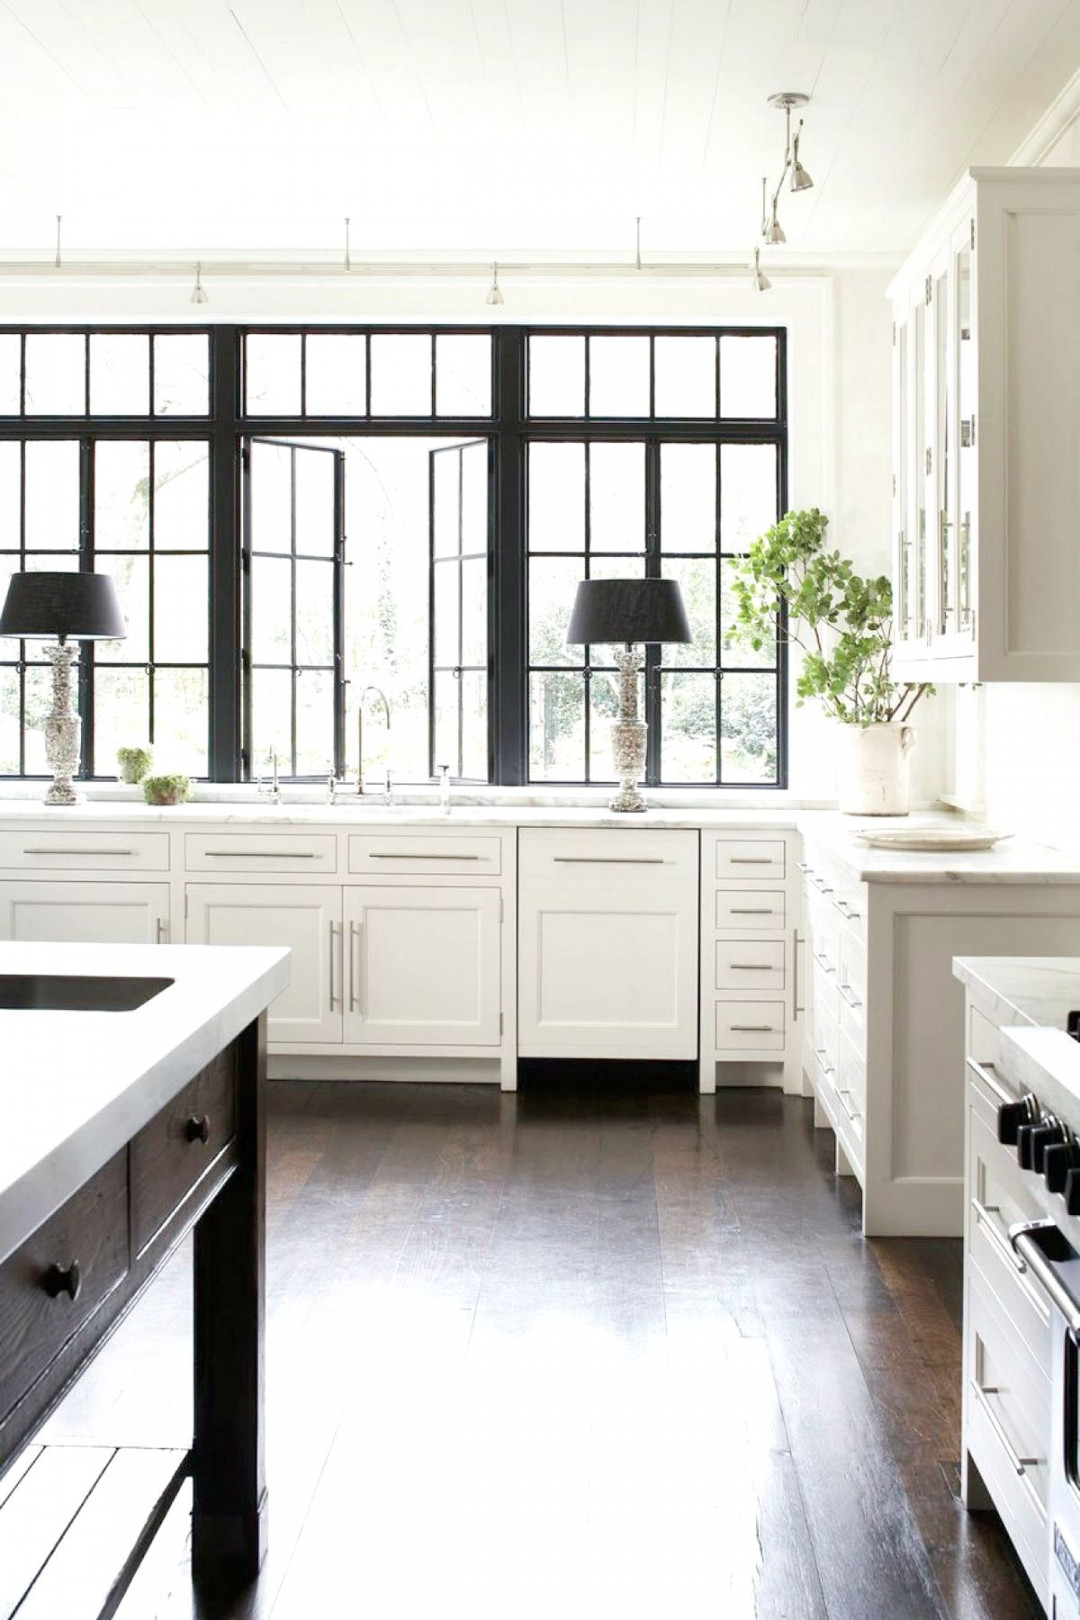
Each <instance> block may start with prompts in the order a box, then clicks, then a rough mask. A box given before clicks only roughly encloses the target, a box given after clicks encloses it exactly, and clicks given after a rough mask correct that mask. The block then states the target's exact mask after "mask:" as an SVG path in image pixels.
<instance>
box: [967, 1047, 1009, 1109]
mask: <svg viewBox="0 0 1080 1620" xmlns="http://www.w3.org/2000/svg"><path fill="white" fill-rule="evenodd" d="M967 1066H968V1068H969V1069H970V1070H971V1072H972V1074H974V1075H977V1076H978V1078H979V1079H980V1080H981V1081H982V1083H983V1085H984V1086H985V1087H986V1089H987V1091H989V1092H992V1093H993V1095H994V1096H995V1097H996V1098H997V1100H998V1102H999V1103H1014V1102H1016V1100H1017V1099H1016V1098H1015V1097H1014V1096H1013V1094H1012V1092H1011V1091H1006V1090H1005V1087H1004V1086H1003V1085H1002V1084H1001V1081H1000V1080H998V1079H997V1078H996V1076H995V1074H994V1065H993V1064H992V1063H977V1062H976V1060H975V1059H974V1058H971V1057H969V1058H968V1060H967Z"/></svg>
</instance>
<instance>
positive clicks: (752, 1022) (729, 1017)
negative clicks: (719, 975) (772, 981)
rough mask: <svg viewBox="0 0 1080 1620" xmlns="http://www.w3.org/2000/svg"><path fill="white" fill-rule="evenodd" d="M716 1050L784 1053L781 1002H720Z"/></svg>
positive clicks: (718, 1005) (717, 1014)
mask: <svg viewBox="0 0 1080 1620" xmlns="http://www.w3.org/2000/svg"><path fill="white" fill-rule="evenodd" d="M716 1049H717V1051H721V1052H782V1051H783V1049H784V1003H783V1002H782V1001H718V1002H717V1003H716Z"/></svg>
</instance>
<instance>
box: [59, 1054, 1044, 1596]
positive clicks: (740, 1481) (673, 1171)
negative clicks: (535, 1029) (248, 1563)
mask: <svg viewBox="0 0 1080 1620" xmlns="http://www.w3.org/2000/svg"><path fill="white" fill-rule="evenodd" d="M625 1078H626V1077H625V1076H624V1075H623V1072H622V1071H621V1070H613V1069H608V1070H606V1071H605V1070H603V1069H602V1068H599V1069H597V1070H595V1071H594V1072H593V1073H592V1074H591V1076H586V1077H585V1078H584V1079H582V1077H581V1076H580V1075H576V1074H575V1075H573V1076H571V1075H566V1076H564V1077H563V1080H562V1081H561V1082H560V1079H559V1075H558V1073H557V1071H555V1072H554V1073H551V1072H549V1073H548V1075H547V1077H546V1079H544V1080H543V1083H540V1081H537V1082H536V1083H533V1082H532V1081H531V1080H530V1083H529V1084H528V1086H527V1088H526V1090H525V1091H524V1092H523V1093H521V1094H519V1095H517V1096H512V1095H500V1094H499V1093H498V1092H496V1091H495V1090H494V1089H493V1088H490V1087H480V1086H461V1087H458V1086H455V1087H434V1086H428V1087H425V1086H404V1085H380V1084H374V1083H372V1084H363V1085H349V1084H334V1083H325V1084H300V1083H292V1082H275V1084H274V1086H273V1087H272V1088H271V1118H270V1141H269V1202H270V1223H269V1239H268V1267H269V1279H268V1280H269V1301H270V1303H269V1313H268V1320H269V1335H268V1357H267V1360H268V1370H267V1376H268V1402H269V1411H268V1422H267V1433H268V1448H269V1461H268V1474H269V1483H270V1502H271V1511H270V1521H271V1551H270V1558H269V1561H268V1564H267V1567H266V1570H265V1572H264V1575H263V1577H262V1579H261V1580H260V1581H259V1582H258V1583H257V1585H256V1586H255V1587H253V1588H252V1590H251V1591H250V1592H249V1593H248V1594H247V1595H246V1596H245V1597H244V1598H243V1599H242V1600H240V1601H239V1602H238V1603H236V1604H234V1606H233V1608H232V1609H231V1610H230V1612H229V1614H228V1615H227V1616H217V1615H215V1616H213V1617H212V1620H301V1617H302V1620H310V1617H311V1616H312V1615H318V1616H320V1617H321V1616H324V1615H325V1616H327V1617H328V1620H330V1617H333V1620H337V1617H338V1616H342V1617H347V1616H350V1615H352V1614H354V1613H356V1614H360V1613H363V1614H367V1615H372V1616H377V1617H378V1620H398V1617H399V1616H400V1617H401V1620H405V1617H408V1620H416V1617H417V1616H419V1615H427V1614H438V1615H439V1617H440V1620H456V1617H458V1616H460V1620H506V1617H508V1616H512V1620H550V1617H551V1616H552V1615H553V1614H558V1615H559V1616H560V1620H608V1617H612V1620H614V1617H618V1620H637V1617H638V1616H642V1617H644V1616H645V1615H648V1616H649V1617H650V1620H653V1617H654V1616H655V1615H657V1614H664V1615H667V1616H671V1617H672V1620H699V1617H700V1620H717V1617H719V1616H723V1620H728V1617H729V1616H730V1617H731V1620H877V1617H878V1616H881V1617H882V1620H894V1617H895V1620H922V1617H923V1616H935V1617H937V1616H941V1617H946V1616H947V1617H949V1620H1032V1617H1033V1616H1034V1615H1035V1613H1036V1610H1035V1609H1034V1608H1033V1607H1032V1605H1033V1602H1034V1599H1033V1595H1032V1593H1031V1590H1030V1588H1029V1587H1028V1586H1027V1583H1026V1581H1025V1579H1024V1577H1023V1575H1022V1573H1021V1572H1020V1570H1019V1568H1018V1566H1017V1564H1016V1561H1015V1558H1014V1557H1013V1555H1012V1553H1011V1550H1010V1548H1009V1547H1008V1544H1007V1541H1006V1539H1005V1537H1004V1533H1003V1531H1002V1530H1001V1527H1000V1524H999V1523H998V1521H997V1520H996V1518H995V1517H994V1516H993V1515H981V1516H969V1515H968V1514H966V1513H965V1512H964V1510H963V1508H962V1507H961V1506H960V1505H959V1503H958V1502H957V1500H956V1497H955V1495H954V1493H953V1492H952V1490H951V1489H950V1487H949V1483H948V1479H947V1476H946V1472H945V1471H944V1470H943V1468H942V1463H947V1462H949V1461H950V1460H951V1461H953V1462H955V1460H956V1453H957V1450H958V1423H959V1405H958V1401H959V1353H960V1352H959V1347H960V1338H959V1324H960V1294H961V1281H962V1267H961V1258H960V1245H959V1243H955V1242H952V1241H950V1240H936V1239H935V1240H911V1241H904V1242H897V1241H893V1240H889V1241H888V1242H870V1243H868V1242H866V1241H864V1240H863V1238H862V1235H861V1231H860V1211H859V1195H858V1189H857V1187H856V1186H855V1184H854V1183H853V1182H851V1181H850V1180H838V1179H837V1178H836V1177H835V1175H834V1174H833V1157H832V1138H831V1135H830V1133H829V1132H827V1131H815V1130H814V1129H813V1127H812V1124H811V1112H810V1105H809V1104H808V1103H807V1102H805V1101H804V1100H802V1099H798V1098H785V1097H783V1096H781V1095H780V1094H779V1093H776V1092H767V1091H760V1092H754V1091H740V1092H727V1093H724V1094H719V1093H718V1094H717V1096H716V1097H715V1098H711V1097H710V1098H701V1097H698V1096H697V1094H696V1093H694V1092H693V1091H690V1090H684V1089H680V1088H679V1086H678V1085H676V1084H674V1083H669V1082H668V1081H665V1080H664V1079H663V1078H662V1076H661V1077H660V1078H659V1079H655V1080H652V1081H651V1082H650V1083H648V1084H637V1085H635V1084H626V1085H624V1080H625ZM164 1291H165V1292H166V1293H168V1294H169V1295H170V1297H169V1298H168V1299H162V1300H159V1301H158V1302H157V1304H156V1305H155V1306H154V1307H153V1308H152V1309H147V1310H145V1311H144V1307H143V1306H142V1305H140V1307H139V1309H138V1311H137V1312H136V1313H134V1314H133V1317H132V1319H131V1321H132V1333H131V1337H130V1339H128V1340H127V1341H126V1344H125V1345H124V1346H122V1348H123V1358H122V1359H123V1363H124V1366H123V1367H122V1368H120V1369H119V1370H117V1371H116V1372H115V1374H114V1377H113V1382H112V1383H111V1384H110V1382H109V1381H108V1380H107V1379H106V1378H105V1377H104V1374H103V1375H102V1378H101V1380H100V1382H99V1383H98V1385H97V1386H96V1388H97V1394H96V1397H95V1399H93V1400H91V1399H90V1397H89V1395H88V1396H87V1397H86V1398H85V1399H84V1401H83V1404H82V1406H81V1407H77V1406H73V1408H72V1409H71V1413H70V1414H69V1416H68V1418H67V1431H66V1432H70V1433H72V1434H76V1435H77V1432H78V1430H79V1428H80V1427H87V1428H90V1429H92V1431H93V1433H95V1434H98V1433H103V1432H106V1431H107V1430H109V1429H111V1428H112V1427H113V1426H119V1427H120V1428H121V1429H123V1430H124V1432H125V1435H126V1436H127V1437H130V1432H131V1429H132V1428H133V1427H137V1425H138V1424H139V1423H145V1422H147V1421H148V1420H149V1418H150V1416H151V1415H152V1411H153V1401H154V1398H155V1397H153V1396H152V1391H153V1390H154V1389H155V1388H157V1391H158V1393H157V1396H156V1400H157V1401H158V1402H159V1403H160V1402H164V1401H167V1400H169V1399H173V1400H174V1401H175V1399H176V1392H175V1390H173V1391H171V1392H170V1390H169V1388H168V1382H167V1380H166V1381H165V1382H164V1383H163V1382H161V1381H159V1383H158V1384H157V1385H155V1384H154V1378H155V1375H156V1374H158V1373H160V1374H161V1375H162V1378H163V1379H164V1375H165V1374H167V1375H168V1379H174V1376H175V1361H174V1357H175V1354H176V1351H175V1346H174V1349H173V1350H172V1352H169V1351H168V1350H166V1353H164V1354H159V1352H160V1351H161V1350H162V1347H163V1343H164V1340H165V1338H166V1337H167V1336H172V1337H173V1338H174V1340H175V1339H176V1336H177V1334H180V1339H179V1342H180V1343H184V1342H186V1341H184V1340H183V1337H182V1319H183V1316H184V1312H185V1310H186V1302H187V1298H188V1295H187V1294H186V1292H185V1287H184V1284H183V1279H181V1278H178V1277H177V1276H175V1275H172V1274H171V1273H170V1275H169V1276H168V1277H167V1278H166V1279H165V1282H164ZM137 1319H138V1321H137ZM139 1323H141V1326H140V1325H139ZM140 1334H141V1337H140ZM111 1351H112V1347H111V1346H110V1347H109V1348H108V1349H107V1350H106V1352H105V1353H104V1354H103V1356H102V1357H101V1358H100V1362H101V1363H102V1364H104V1363H105V1362H106V1360H107V1358H108V1357H109V1355H110V1354H111ZM184 1511H185V1510H184V1508H183V1506H182V1504H181V1503H178V1504H177V1506H176V1507H175V1508H174V1510H173V1513H172V1514H171V1515H170V1517H169V1520H168V1521H167V1524H166V1527H165V1532H164V1533H163V1536H162V1538H161V1544H160V1546H159V1547H155V1549H154V1550H153V1552H152V1553H151V1556H150V1559H149V1561H148V1563H147V1566H146V1567H145V1569H144V1571H143V1573H142V1575H141V1576H140V1577H137V1581H136V1585H135V1586H133V1588H132V1593H131V1594H129V1597H130V1598H131V1599H132V1601H134V1602H135V1603H136V1606H135V1607H134V1608H133V1607H131V1605H130V1603H128V1604H125V1606H124V1607H123V1608H122V1609H121V1611H120V1614H119V1617H118V1620H150V1617H151V1616H153V1620H211V1617H208V1616H204V1615H201V1614H199V1613H198V1610H197V1606H196V1605H195V1603H194V1600H193V1598H192V1595H191V1591H190V1585H189V1583H188V1582H187V1572H186V1563H185V1560H186V1558H187V1556H188V1554H187V1551H186V1547H187V1537H186V1525H185V1521H184Z"/></svg>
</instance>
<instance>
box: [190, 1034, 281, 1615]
mask: <svg viewBox="0 0 1080 1620" xmlns="http://www.w3.org/2000/svg"><path fill="white" fill-rule="evenodd" d="M235 1051H236V1063H237V1146H238V1149H239V1154H240V1163H239V1166H238V1168H237V1170H236V1171H235V1172H234V1174H233V1175H232V1176H231V1177H230V1179H229V1181H228V1182H227V1183H226V1185H225V1186H224V1187H223V1188H222V1190H221V1192H220V1193H219V1194H218V1196H217V1198H215V1199H214V1201H213V1203H212V1204H211V1205H210V1206H209V1208H208V1209H207V1211H206V1213H205V1214H204V1215H203V1216H202V1218H201V1219H200V1221H199V1222H198V1225H197V1226H196V1227H195V1439H194V1447H193V1452H192V1476H193V1480H194V1491H193V1499H192V1501H193V1513H192V1572H193V1575H194V1578H195V1581H196V1582H197V1584H198V1585H199V1587H200V1588H202V1589H203V1590H209V1591H220V1590H222V1589H236V1588H238V1587H240V1586H243V1585H245V1584H246V1583H247V1582H249V1581H252V1580H254V1579H255V1577H256V1575H257V1574H258V1573H259V1570H260V1568H261V1567H262V1563H263V1559H264V1558H265V1557H266V1473H265V1459H264V1449H263V1448H264V1440H263V1405H264V1401H263V1385H264V1353H263V1338H264V1323H265V1291H264V1273H265V1238H266V1223H265V1208H266V1119H265V1087H266V1014H265V1013H263V1015H262V1016H261V1017H260V1018H259V1019H258V1020H257V1021H256V1022H255V1023H253V1024H250V1025H249V1026H248V1028H247V1029H246V1030H245V1031H244V1033H243V1034H242V1035H241V1036H240V1037H239V1039H238V1040H237V1041H236V1044H235Z"/></svg>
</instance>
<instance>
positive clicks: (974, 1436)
mask: <svg viewBox="0 0 1080 1620" xmlns="http://www.w3.org/2000/svg"><path fill="white" fill-rule="evenodd" d="M1011 1100H1012V1094H1011V1092H1010V1091H1009V1090H1008V1089H1007V1088H1006V1087H1005V1085H1004V1083H1003V1081H1002V1080H1001V1078H1000V1076H999V1075H998V1074H997V1073H996V1072H995V1070H994V1068H993V1066H992V1065H990V1064H980V1063H977V1062H975V1061H974V1059H973V1058H972V1057H971V1056H970V1054H969V1057H968V1064H967V1155H968V1162H967V1194H968V1212H967V1222H966V1229H967V1242H966V1251H967V1252H966V1253H965V1256H964V1288H965V1298H964V1394H963V1399H964V1455H965V1458H966V1457H967V1455H968V1454H970V1456H971V1458H972V1459H973V1460H974V1462H975V1465H976V1467H977V1469H978V1471H979V1474H980V1476H981V1479H982V1482H983V1484H984V1485H985V1486H986V1488H987V1490H988V1491H989V1493H990V1496H991V1498H992V1500H993V1503H994V1506H995V1507H996V1508H997V1510H998V1512H999V1513H1000V1514H1001V1517H1002V1520H1003V1521H1004V1524H1005V1528H1006V1530H1007V1531H1008V1532H1009V1536H1010V1537H1011V1539H1012V1542H1013V1544H1014V1546H1015V1547H1016V1550H1017V1552H1018V1553H1019V1554H1020V1557H1021V1559H1022V1560H1023V1563H1024V1567H1025V1569H1026V1570H1027V1573H1028V1575H1029V1576H1030V1578H1031V1580H1032V1582H1033V1584H1034V1586H1035V1589H1036V1591H1037V1592H1038V1593H1039V1596H1040V1598H1041V1599H1042V1601H1043V1603H1044V1605H1047V1604H1048V1596H1049V1594H1048V1583H1049V1540H1050V1538H1049V1532H1048V1525H1047V1488H1048V1481H1049V1473H1050V1444H1051V1428H1052V1422H1051V1393H1050V1391H1051V1383H1050V1357H1051V1335H1050V1308H1049V1303H1048V1301H1047V1299H1046V1296H1045V1295H1044V1293H1043V1291H1042V1289H1041V1288H1040V1286H1039V1284H1038V1283H1037V1282H1036V1280H1035V1279H1034V1277H1032V1275H1031V1273H1030V1271H1029V1270H1027V1269H1026V1268H1025V1267H1024V1266H1023V1265H1022V1263H1021V1262H1020V1261H1018V1259H1017V1256H1016V1254H1015V1251H1014V1250H1013V1248H1012V1246H1011V1244H1010V1243H1009V1238H1008V1232H1009V1228H1010V1226H1012V1225H1014V1224H1015V1223H1016V1222H1017V1221H1021V1220H1033V1219H1038V1218H1039V1217H1040V1216H1041V1215H1043V1213H1044V1212H1043V1210H1042V1209H1040V1208H1039V1206H1038V1204H1037V1203H1036V1201H1035V1199H1034V1198H1033V1197H1032V1194H1031V1192H1030V1191H1029V1189H1028V1188H1027V1187H1026V1186H1025V1185H1024V1176H1023V1173H1022V1172H1021V1170H1020V1168H1019V1165H1018V1163H1017V1159H1016V1151H1015V1149H1014V1148H1011V1147H1008V1146H1005V1145H1003V1144H1002V1143H1000V1142H999V1141H998V1139H997V1110H998V1106H999V1104H1000V1103H1002V1102H1008V1101H1011ZM965 1472H966V1468H965ZM965 1488H966V1492H967V1500H968V1504H969V1506H972V1507H978V1506H982V1505H985V1504H983V1503H982V1502H980V1501H979V1500H977V1499H976V1498H975V1497H974V1496H973V1493H972V1490H971V1481H970V1479H967V1480H965Z"/></svg>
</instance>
